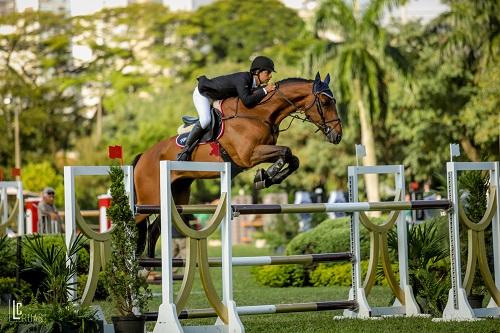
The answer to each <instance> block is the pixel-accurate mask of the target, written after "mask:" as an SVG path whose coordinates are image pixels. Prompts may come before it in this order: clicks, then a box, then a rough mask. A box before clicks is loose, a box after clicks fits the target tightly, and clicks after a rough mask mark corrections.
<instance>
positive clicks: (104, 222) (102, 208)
mask: <svg viewBox="0 0 500 333" xmlns="http://www.w3.org/2000/svg"><path fill="white" fill-rule="evenodd" d="M97 200H98V206H99V232H101V233H103V232H106V231H108V230H109V229H110V228H111V220H110V219H109V218H108V214H107V210H108V208H109V207H111V195H109V194H101V195H99V196H98V197H97Z"/></svg>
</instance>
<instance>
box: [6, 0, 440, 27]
mask: <svg viewBox="0 0 500 333" xmlns="http://www.w3.org/2000/svg"><path fill="white" fill-rule="evenodd" d="M69 1H70V5H71V15H87V14H91V13H94V12H96V11H98V10H99V9H101V8H102V6H103V4H105V5H106V6H110V7H113V6H124V5H125V4H126V3H127V0H69ZM197 1H198V2H200V3H207V2H210V1H209V0H197ZM281 1H282V2H283V3H285V4H286V5H287V6H289V7H291V8H294V9H300V8H303V3H304V0H281ZM366 1H367V0H361V2H366ZM167 2H168V3H169V4H170V7H171V8H172V9H185V8H186V6H188V4H189V2H190V1H188V0H164V3H167ZM37 4H38V0H16V7H17V8H18V10H20V11H23V10H24V9H26V8H29V7H32V8H35V7H37ZM444 10H446V6H444V5H442V4H441V3H440V1H439V0H411V1H410V2H409V4H408V5H407V6H406V11H404V14H405V15H406V17H407V18H408V19H411V18H415V17H421V18H422V19H423V21H424V22H426V21H428V20H429V19H432V18H433V17H435V16H437V15H438V14H439V13H441V12H442V11H444ZM394 15H401V11H399V10H398V11H396V12H394Z"/></svg>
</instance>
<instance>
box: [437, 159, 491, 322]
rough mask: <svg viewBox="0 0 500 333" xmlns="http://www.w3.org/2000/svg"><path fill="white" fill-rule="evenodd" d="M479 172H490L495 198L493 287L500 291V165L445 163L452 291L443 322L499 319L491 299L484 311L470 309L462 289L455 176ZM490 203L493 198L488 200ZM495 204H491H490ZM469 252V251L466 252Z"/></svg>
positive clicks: (465, 293)
mask: <svg viewBox="0 0 500 333" xmlns="http://www.w3.org/2000/svg"><path fill="white" fill-rule="evenodd" d="M472 170H481V171H487V172H489V176H490V189H491V188H495V191H493V192H492V191H491V190H490V193H489V195H490V196H491V194H492V193H494V195H495V196H496V207H494V209H495V211H494V216H493V218H492V220H491V224H492V226H491V228H492V243H493V244H492V246H493V263H494V274H493V275H494V280H495V286H496V289H497V292H498V290H500V244H499V241H500V221H499V220H500V205H499V203H500V193H499V189H500V179H499V176H500V173H499V162H448V163H447V164H446V171H447V176H448V199H449V200H450V201H451V202H453V204H454V207H453V211H452V212H451V214H450V215H449V236H450V256H451V289H450V292H449V296H448V302H447V304H446V307H445V309H444V311H443V319H444V320H474V319H477V318H481V317H499V316H500V304H497V303H496V302H495V301H494V299H493V297H492V298H491V300H490V302H489V304H488V305H487V307H486V308H478V309H473V308H472V307H471V306H470V304H469V302H468V300H467V292H466V290H465V288H464V286H463V279H462V268H461V259H460V230H459V229H460V227H459V226H460V220H459V210H458V206H457V204H458V203H459V200H460V197H459V188H458V173H459V172H461V171H472ZM489 199H490V201H491V200H492V199H493V198H489ZM492 201H493V202H494V200H492ZM469 250H470V249H469Z"/></svg>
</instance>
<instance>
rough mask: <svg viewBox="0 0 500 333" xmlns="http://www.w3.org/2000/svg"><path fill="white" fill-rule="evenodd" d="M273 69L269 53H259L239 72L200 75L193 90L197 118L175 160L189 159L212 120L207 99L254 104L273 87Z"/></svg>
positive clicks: (250, 106) (252, 105) (248, 106)
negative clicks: (230, 99) (221, 74)
mask: <svg viewBox="0 0 500 333" xmlns="http://www.w3.org/2000/svg"><path fill="white" fill-rule="evenodd" d="M272 72H275V70H274V63H273V61H272V60H271V59H269V58H268V57H265V56H258V57H256V58H255V59H254V60H253V61H252V65H251V66H250V72H238V73H233V74H229V75H224V76H219V77H215V78H213V79H208V78H207V77H206V76H200V77H199V78H198V86H197V87H196V88H195V89H194V92H193V101H194V106H195V107H196V111H197V112H198V116H199V120H198V121H197V122H196V123H195V124H194V126H193V129H192V130H191V132H190V133H189V136H188V138H187V140H186V144H185V146H184V148H183V149H182V151H181V152H180V153H179V154H178V155H177V160H178V161H188V160H190V159H191V153H192V152H193V150H194V148H195V147H196V144H197V143H198V140H199V139H200V138H201V136H202V135H203V133H204V132H205V129H206V128H207V126H208V125H209V124H210V122H211V120H212V112H211V111H210V100H219V99H225V98H229V97H239V98H240V99H241V101H242V102H243V104H244V105H245V106H246V107H247V108H253V107H254V106H256V105H257V104H258V103H259V102H260V101H262V99H263V98H264V96H266V95H267V94H268V93H270V92H271V91H273V90H274V89H275V86H274V84H268V82H269V80H270V79H271V77H272ZM264 86H265V87H264Z"/></svg>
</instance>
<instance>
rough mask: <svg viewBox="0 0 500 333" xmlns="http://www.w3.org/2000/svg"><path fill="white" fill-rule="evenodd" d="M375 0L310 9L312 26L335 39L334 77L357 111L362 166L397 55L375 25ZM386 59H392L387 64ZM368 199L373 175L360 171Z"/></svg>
mask: <svg viewBox="0 0 500 333" xmlns="http://www.w3.org/2000/svg"><path fill="white" fill-rule="evenodd" d="M389 3H391V1H384V0H378V1H377V0H375V1H371V2H369V3H368V4H367V5H366V7H365V8H363V9H362V10H361V8H360V7H359V3H358V1H357V0H355V1H353V3H352V5H349V4H348V3H346V2H345V1H342V0H324V1H322V2H321V3H320V6H319V7H318V10H317V11H316V18H315V22H316V29H317V31H320V32H325V31H327V32H334V33H336V34H338V35H339V41H338V42H336V43H334V46H333V47H334V50H333V52H330V53H329V54H331V55H332V57H333V59H334V67H333V68H334V69H335V71H336V72H335V74H336V75H334V77H337V79H338V86H339V88H340V89H339V90H340V97H339V98H340V100H341V101H342V102H345V103H348V104H349V108H350V109H352V110H357V114H358V116H359V123H360V129H361V143H362V144H363V145H364V146H365V147H366V152H367V155H366V158H365V159H364V160H363V163H364V164H365V165H376V164H377V156H376V151H377V150H376V140H377V136H376V133H379V132H380V133H382V132H383V130H384V125H383V124H384V120H385V117H386V114H387V99H388V86H387V80H388V75H387V70H388V68H395V67H394V66H392V67H391V65H392V64H398V63H400V62H399V60H401V58H400V54H399V53H398V52H397V50H396V49H394V48H393V47H391V45H390V44H389V43H388V39H387V32H386V31H385V30H384V28H383V27H382V26H381V24H380V18H381V15H382V13H383V10H384V8H385V7H386V5H388V4H389ZM390 60H393V63H392V64H391V62H390ZM365 183H366V191H367V196H368V200H369V201H379V200H380V195H379V189H378V176H377V175H365Z"/></svg>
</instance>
